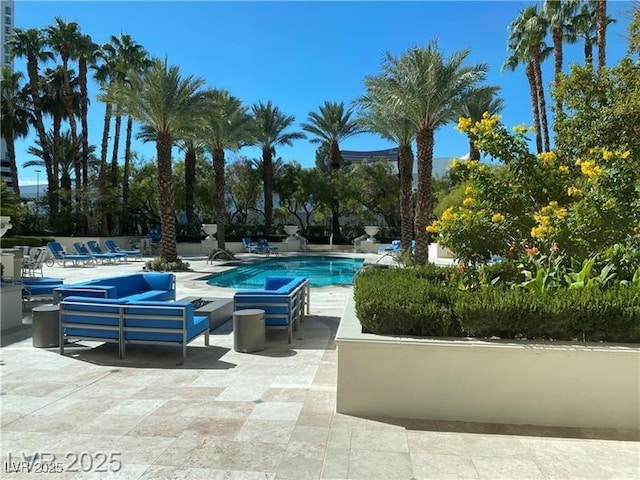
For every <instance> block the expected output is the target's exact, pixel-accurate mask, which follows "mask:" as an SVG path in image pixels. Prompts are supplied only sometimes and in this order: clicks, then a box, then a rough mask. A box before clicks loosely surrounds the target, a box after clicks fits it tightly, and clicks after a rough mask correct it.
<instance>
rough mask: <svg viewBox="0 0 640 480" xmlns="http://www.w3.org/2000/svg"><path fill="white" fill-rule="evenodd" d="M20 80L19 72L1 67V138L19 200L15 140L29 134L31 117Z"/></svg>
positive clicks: (25, 92) (24, 88)
mask: <svg viewBox="0 0 640 480" xmlns="http://www.w3.org/2000/svg"><path fill="white" fill-rule="evenodd" d="M22 78H23V75H22V73H21V72H16V73H13V72H12V71H11V69H9V68H7V67H2V81H1V82H0V94H1V98H2V105H1V109H0V111H1V112H2V120H1V121H0V129H1V131H2V138H3V139H4V141H5V142H6V145H7V156H8V157H9V158H8V160H9V169H10V171H11V183H12V184H13V191H14V193H15V196H16V198H20V185H19V184H18V166H17V165H16V150H15V139H16V138H24V137H26V136H27V135H28V134H29V124H30V122H31V120H32V115H31V112H30V111H29V109H30V106H29V97H28V92H27V87H26V86H23V85H21V81H22Z"/></svg>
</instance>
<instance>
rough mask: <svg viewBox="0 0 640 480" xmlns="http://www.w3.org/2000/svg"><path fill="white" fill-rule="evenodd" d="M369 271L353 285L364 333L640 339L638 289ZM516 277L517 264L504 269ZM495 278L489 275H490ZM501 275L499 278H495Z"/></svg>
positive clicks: (448, 272)
mask: <svg viewBox="0 0 640 480" xmlns="http://www.w3.org/2000/svg"><path fill="white" fill-rule="evenodd" d="M437 268H439V267H421V268H403V269H386V270H384V269H370V270H366V271H364V272H362V274H360V275H358V277H357V278H356V282H355V291H354V299H355V308H356V315H357V316H358V318H359V319H360V323H361V324H362V327H363V331H364V332H368V333H376V334H386V335H417V336H473V337H481V338H486V337H497V338H502V339H537V340H539V339H543V340H565V341H576V340H578V341H592V342H597V341H607V342H640V288H638V287H636V286H635V285H633V284H624V283H621V282H619V283H618V284H612V285H611V286H610V287H609V288H606V289H600V288H567V287H562V288H554V289H541V290H532V289H526V288H521V287H520V286H518V285H517V284H512V286H511V287H509V284H508V283H502V282H497V283H495V282H491V281H489V282H488V283H485V284H484V285H481V286H479V287H478V288H477V289H475V290H471V289H463V288H461V284H460V283H456V279H459V278H460V277H458V276H457V275H458V273H456V269H455V268H448V269H441V271H438V270H435V269H437ZM504 271H505V272H506V273H512V272H513V267H512V266H510V267H506V268H505V269H504ZM486 274H487V275H489V278H491V276H492V273H491V271H490V272H486ZM493 278H498V277H493Z"/></svg>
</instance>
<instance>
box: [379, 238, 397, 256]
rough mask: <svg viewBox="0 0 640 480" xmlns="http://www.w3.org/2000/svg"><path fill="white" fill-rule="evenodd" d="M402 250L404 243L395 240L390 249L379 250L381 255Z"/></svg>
mask: <svg viewBox="0 0 640 480" xmlns="http://www.w3.org/2000/svg"><path fill="white" fill-rule="evenodd" d="M400 250H402V242H401V241H400V240H394V241H392V242H391V245H389V246H388V247H380V248H379V249H378V253H379V254H383V255H384V254H387V253H395V252H399V251H400Z"/></svg>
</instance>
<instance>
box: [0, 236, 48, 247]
mask: <svg viewBox="0 0 640 480" xmlns="http://www.w3.org/2000/svg"><path fill="white" fill-rule="evenodd" d="M54 240H55V239H54V238H51V237H4V238H2V240H0V247H2V248H13V247H17V246H26V247H44V246H46V245H47V243H49V242H53V241H54Z"/></svg>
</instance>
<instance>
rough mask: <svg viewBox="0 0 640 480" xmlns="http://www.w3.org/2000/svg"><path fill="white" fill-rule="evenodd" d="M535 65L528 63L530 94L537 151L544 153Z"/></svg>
mask: <svg viewBox="0 0 640 480" xmlns="http://www.w3.org/2000/svg"><path fill="white" fill-rule="evenodd" d="M533 70H534V69H533V63H532V62H529V63H527V69H526V74H527V80H529V94H530V96H531V110H532V113H533V129H534V132H535V134H536V150H537V152H538V153H542V129H541V128H540V108H539V105H538V90H537V88H536V80H535V77H534V74H533Z"/></svg>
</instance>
